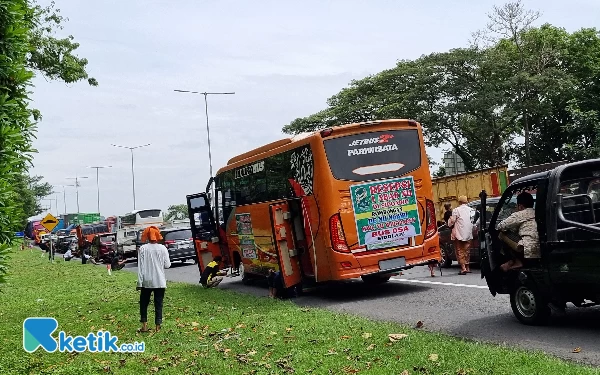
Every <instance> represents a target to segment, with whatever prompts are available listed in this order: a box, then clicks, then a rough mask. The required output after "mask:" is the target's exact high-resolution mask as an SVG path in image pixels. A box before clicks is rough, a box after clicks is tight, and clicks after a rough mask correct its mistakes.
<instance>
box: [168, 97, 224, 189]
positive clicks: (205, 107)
mask: <svg viewBox="0 0 600 375" xmlns="http://www.w3.org/2000/svg"><path fill="white" fill-rule="evenodd" d="M173 91H175V92H182V93H186V94H199V95H204V109H205V112H206V135H207V136H208V166H209V170H210V177H211V178H212V177H213V167H212V153H211V150H210V127H209V126H208V99H207V97H208V95H235V92H199V91H188V90H173ZM214 186H215V185H214V184H213V196H214V197H215V199H217V197H216V196H215V195H214V190H215V189H214Z"/></svg>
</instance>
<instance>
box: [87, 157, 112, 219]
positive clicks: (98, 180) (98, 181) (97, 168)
mask: <svg viewBox="0 0 600 375" xmlns="http://www.w3.org/2000/svg"><path fill="white" fill-rule="evenodd" d="M88 168H93V169H95V170H96V190H97V191H98V214H99V213H100V178H99V176H98V175H99V173H98V171H99V170H100V169H103V168H112V165H105V166H101V167H88Z"/></svg>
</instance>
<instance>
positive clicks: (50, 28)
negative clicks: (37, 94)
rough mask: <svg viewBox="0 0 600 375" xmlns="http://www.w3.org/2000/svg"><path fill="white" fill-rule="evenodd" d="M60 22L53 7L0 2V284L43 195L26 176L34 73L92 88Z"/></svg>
mask: <svg viewBox="0 0 600 375" xmlns="http://www.w3.org/2000/svg"><path fill="white" fill-rule="evenodd" d="M65 21H66V19H64V18H62V17H61V16H60V15H59V10H58V9H55V6H54V3H52V4H51V5H50V6H49V7H46V8H42V7H40V6H39V5H37V4H36V3H35V1H34V0H32V1H29V0H0V40H1V43H0V176H2V178H0V284H2V283H3V282H4V277H5V275H6V272H7V265H6V264H7V263H6V262H7V257H8V254H9V252H10V249H11V248H12V246H13V244H14V240H15V238H14V233H15V232H16V231H19V230H22V229H23V223H24V221H25V220H26V218H27V217H28V216H27V215H28V214H30V213H31V212H36V211H38V210H39V205H38V204H37V201H36V197H39V196H40V195H43V194H45V192H46V191H47V190H48V185H47V184H44V183H41V179H40V178H38V177H33V178H29V177H28V176H27V175H26V172H27V170H28V168H29V167H30V166H31V161H32V154H33V153H34V152H35V150H34V149H33V148H32V145H31V141H32V139H33V137H34V136H35V131H36V124H35V123H34V120H35V121H37V120H39V119H40V118H41V117H40V114H39V112H38V111H37V110H34V109H32V108H30V107H29V102H30V98H29V89H30V87H31V79H32V78H33V70H35V71H38V72H40V73H41V74H43V75H44V76H45V77H46V78H48V79H51V80H61V81H64V82H67V83H73V82H77V81H80V80H82V79H87V81H88V83H89V84H90V85H94V86H95V85H97V82H96V80H95V79H93V78H90V77H88V74H87V71H86V67H87V60H86V59H83V58H78V57H77V56H75V55H74V52H75V50H76V49H77V48H78V47H79V44H77V43H75V42H74V41H73V40H74V39H73V37H72V36H69V37H67V38H64V39H59V38H57V37H56V36H55V34H54V31H55V30H56V29H60V28H61V27H62V24H63V22H65Z"/></svg>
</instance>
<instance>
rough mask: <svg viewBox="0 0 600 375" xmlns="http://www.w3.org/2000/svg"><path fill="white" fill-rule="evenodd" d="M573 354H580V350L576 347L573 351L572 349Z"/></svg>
mask: <svg viewBox="0 0 600 375" xmlns="http://www.w3.org/2000/svg"><path fill="white" fill-rule="evenodd" d="M573 353H581V348H580V347H576V348H575V349H573Z"/></svg>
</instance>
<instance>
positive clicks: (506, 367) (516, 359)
mask: <svg viewBox="0 0 600 375" xmlns="http://www.w3.org/2000/svg"><path fill="white" fill-rule="evenodd" d="M39 254H40V253H39V252H37V251H33V252H31V251H29V250H24V251H18V252H15V253H14V255H13V256H12V257H11V261H10V267H11V274H10V275H9V277H8V283H7V284H6V285H5V286H3V287H1V288H2V291H3V292H2V293H0V337H1V340H2V341H1V343H0V374H98V373H114V374H152V373H159V374H188V373H189V374H205V375H206V374H213V375H216V374H223V375H225V374H227V375H234V374H248V375H250V374H257V375H258V374H292V373H295V374H346V375H347V374H403V375H408V374H410V375H412V374H420V375H426V374H450V375H455V374H456V375H466V374H469V375H475V374H511V375H512V374H523V375H525V374H526V375H532V374H561V375H569V374H577V375H583V374H600V371H598V370H597V369H593V368H589V367H585V366H581V365H578V364H574V363H569V362H565V361H562V360H559V359H556V358H553V357H549V356H546V355H544V354H542V353H531V352H525V351H520V350H513V349H510V348H504V347H499V346H492V345H484V344H478V343H474V342H466V341H463V340H459V339H455V338H451V337H447V336H445V335H442V334H435V333H429V332H422V331H418V330H414V329H411V328H407V327H403V326H400V325H398V324H392V323H389V324H388V323H381V322H373V321H370V320H367V319H364V318H360V317H355V316H350V315H344V314H336V313H333V312H330V311H326V310H320V309H303V308H300V307H298V306H296V305H294V304H292V303H289V302H280V301H272V300H269V299H267V298H257V297H252V296H247V295H241V294H236V293H232V292H227V291H223V290H204V289H202V288H200V287H198V286H195V285H187V284H180V283H170V284H169V286H168V288H167V293H166V296H165V308H164V315H165V316H164V318H165V321H164V323H163V330H162V331H161V332H159V333H156V334H143V333H137V332H136V330H137V328H138V327H139V323H138V320H139V312H138V299H139V294H138V292H136V290H135V281H136V275H135V274H133V273H129V272H113V275H112V276H108V275H107V272H106V270H105V269H104V268H102V267H94V266H91V265H82V264H81V262H64V261H62V259H58V260H57V263H56V264H50V263H49V262H48V260H47V258H40V255H39ZM34 316H40V317H54V318H56V319H57V320H58V323H59V326H58V330H57V331H65V332H66V333H67V334H70V335H73V336H75V335H82V336H87V334H88V333H89V332H96V331H98V330H107V331H109V332H110V333H111V334H113V335H116V336H118V337H119V343H124V342H135V341H137V342H140V341H144V342H145V345H146V351H145V352H144V353H137V354H121V353H82V354H69V353H60V352H55V353H46V352H45V351H43V350H42V349H41V348H40V349H38V350H37V351H36V352H34V353H32V354H28V353H26V352H25V351H24V350H23V328H22V327H23V321H24V319H25V318H27V317H34ZM152 317H153V310H152V305H151V306H150V311H149V318H150V319H149V320H150V321H152V320H153V319H152ZM389 334H404V335H407V336H406V337H404V338H402V339H399V341H396V342H393V343H392V342H390V339H389V337H388V335H389ZM55 335H56V332H55Z"/></svg>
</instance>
